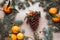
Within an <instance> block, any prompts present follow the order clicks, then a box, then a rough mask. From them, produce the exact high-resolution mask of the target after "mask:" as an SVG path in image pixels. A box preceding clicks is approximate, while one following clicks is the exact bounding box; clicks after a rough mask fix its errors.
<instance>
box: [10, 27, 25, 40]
mask: <svg viewBox="0 0 60 40" xmlns="http://www.w3.org/2000/svg"><path fill="white" fill-rule="evenodd" d="M20 29H21V28H20V27H19V26H12V28H11V31H12V34H11V39H12V40H23V39H24V34H23V33H21V32H19V31H20Z"/></svg>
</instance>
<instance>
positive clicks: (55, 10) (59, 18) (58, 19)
mask: <svg viewBox="0 0 60 40" xmlns="http://www.w3.org/2000/svg"><path fill="white" fill-rule="evenodd" d="M49 13H50V14H51V15H54V16H52V21H53V22H60V14H58V8H56V7H51V8H50V9H49Z"/></svg>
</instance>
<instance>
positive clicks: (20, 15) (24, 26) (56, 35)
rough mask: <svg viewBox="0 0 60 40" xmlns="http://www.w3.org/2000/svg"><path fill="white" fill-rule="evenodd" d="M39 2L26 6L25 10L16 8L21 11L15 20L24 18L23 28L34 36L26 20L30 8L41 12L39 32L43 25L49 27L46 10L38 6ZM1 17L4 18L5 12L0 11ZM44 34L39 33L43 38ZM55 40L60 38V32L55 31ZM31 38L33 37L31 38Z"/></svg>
mask: <svg viewBox="0 0 60 40" xmlns="http://www.w3.org/2000/svg"><path fill="white" fill-rule="evenodd" d="M38 4H39V3H36V4H34V5H31V3H30V5H31V6H30V7H29V8H26V9H25V10H18V8H17V6H16V9H17V10H18V11H19V12H20V13H18V14H17V15H16V18H15V20H22V21H23V22H24V23H23V25H22V26H21V30H25V35H26V36H31V37H32V38H33V31H32V30H31V28H30V26H29V25H27V24H26V20H24V18H25V16H26V13H28V12H29V11H30V10H34V11H40V12H41V18H40V22H39V27H38V29H37V32H38V33H39V31H41V30H42V29H43V27H48V25H47V20H46V19H45V15H46V12H44V11H43V8H42V7H38ZM0 18H2V19H3V18H4V12H2V11H0ZM42 36H43V33H39V37H40V38H41V37H42ZM53 39H54V40H60V33H54V38H53ZM29 40H31V39H29Z"/></svg>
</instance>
